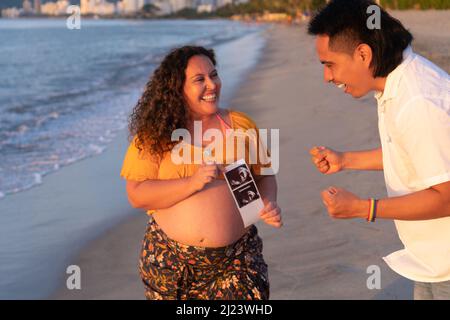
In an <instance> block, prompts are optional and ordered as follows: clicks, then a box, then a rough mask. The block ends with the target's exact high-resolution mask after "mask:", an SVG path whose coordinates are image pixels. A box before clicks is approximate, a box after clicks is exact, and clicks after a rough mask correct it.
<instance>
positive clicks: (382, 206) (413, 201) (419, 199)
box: [361, 188, 450, 220]
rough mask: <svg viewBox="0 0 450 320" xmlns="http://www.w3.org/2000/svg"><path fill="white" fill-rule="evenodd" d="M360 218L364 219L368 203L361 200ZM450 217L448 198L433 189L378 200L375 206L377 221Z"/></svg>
mask: <svg viewBox="0 0 450 320" xmlns="http://www.w3.org/2000/svg"><path fill="white" fill-rule="evenodd" d="M361 201H362V202H361V208H362V209H361V212H362V217H366V213H367V212H368V210H369V201H368V200H361ZM449 216H450V201H449V199H448V197H446V196H444V195H443V194H442V193H441V192H439V191H436V190H435V189H433V188H428V189H425V190H422V191H417V192H414V193H411V194H408V195H404V196H400V197H392V198H386V199H380V200H379V201H378V206H377V218H378V219H395V220H429V219H438V218H443V217H449Z"/></svg>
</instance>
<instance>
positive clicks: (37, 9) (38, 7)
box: [34, 0, 41, 14]
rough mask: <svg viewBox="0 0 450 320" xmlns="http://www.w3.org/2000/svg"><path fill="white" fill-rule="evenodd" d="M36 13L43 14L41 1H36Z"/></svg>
mask: <svg viewBox="0 0 450 320" xmlns="http://www.w3.org/2000/svg"><path fill="white" fill-rule="evenodd" d="M34 13H36V14H39V13H41V0H34Z"/></svg>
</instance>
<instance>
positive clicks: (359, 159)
mask: <svg viewBox="0 0 450 320" xmlns="http://www.w3.org/2000/svg"><path fill="white" fill-rule="evenodd" d="M342 156H343V167H344V169H347V170H383V153H382V151H381V148H378V149H373V150H367V151H349V152H343V153H342Z"/></svg>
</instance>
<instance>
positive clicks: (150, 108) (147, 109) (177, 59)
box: [129, 46, 216, 159]
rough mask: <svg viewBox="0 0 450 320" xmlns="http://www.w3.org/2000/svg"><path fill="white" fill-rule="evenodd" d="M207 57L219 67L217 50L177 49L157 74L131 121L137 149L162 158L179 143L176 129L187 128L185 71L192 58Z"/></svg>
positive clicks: (152, 77)
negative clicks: (175, 137) (174, 138)
mask: <svg viewBox="0 0 450 320" xmlns="http://www.w3.org/2000/svg"><path fill="white" fill-rule="evenodd" d="M196 55H204V56H207V57H208V58H209V59H210V60H211V62H212V63H213V65H214V66H215V65H216V59H215V54H214V50H212V49H206V48H204V47H198V46H184V47H180V48H175V49H173V50H172V51H171V52H170V53H169V54H168V55H167V56H165V58H164V59H163V61H162V62H161V64H160V65H159V67H158V68H157V69H156V70H155V71H154V72H153V75H152V76H151V78H150V80H149V81H148V82H147V84H146V85H145V88H144V93H143V94H142V96H141V98H140V99H139V101H138V103H137V105H136V106H135V107H134V109H133V112H132V113H131V115H130V118H129V132H130V139H132V138H133V137H134V136H136V137H137V138H136V147H137V148H138V149H139V150H140V151H142V150H144V151H146V152H147V151H148V152H150V153H151V154H152V155H156V156H158V157H159V158H160V159H162V157H163V154H164V153H165V152H166V151H170V150H171V149H172V148H173V147H174V145H175V144H177V143H178V142H177V141H171V136H172V132H173V130H175V129H180V128H186V123H187V119H188V108H187V106H186V102H185V99H184V94H183V87H184V82H185V78H186V76H185V70H186V68H187V65H188V61H189V59H190V58H192V57H193V56H196Z"/></svg>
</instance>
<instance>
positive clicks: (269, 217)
mask: <svg viewBox="0 0 450 320" xmlns="http://www.w3.org/2000/svg"><path fill="white" fill-rule="evenodd" d="M264 203H265V206H264V208H263V209H262V210H261V212H260V213H259V216H260V218H261V220H263V221H264V222H265V223H267V224H268V225H271V226H272V227H275V228H280V227H281V226H283V221H282V219H281V209H280V207H279V206H278V204H277V203H276V202H275V201H267V202H266V201H265V202H264Z"/></svg>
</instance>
